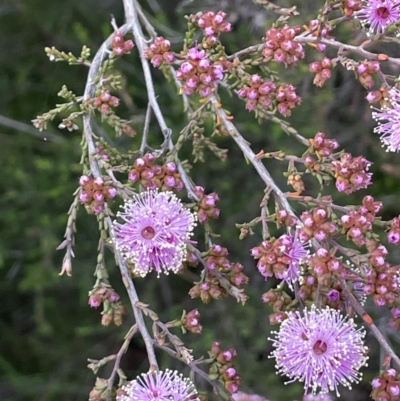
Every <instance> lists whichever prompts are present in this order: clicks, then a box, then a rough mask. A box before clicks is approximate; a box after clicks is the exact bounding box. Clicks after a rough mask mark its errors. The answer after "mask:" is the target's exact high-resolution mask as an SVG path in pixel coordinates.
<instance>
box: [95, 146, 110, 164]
mask: <svg viewBox="0 0 400 401" xmlns="http://www.w3.org/2000/svg"><path fill="white" fill-rule="evenodd" d="M94 154H95V155H96V156H97V158H99V159H101V160H104V161H109V160H110V155H109V154H108V152H107V150H106V149H105V148H104V144H103V143H96V148H95V149H94Z"/></svg>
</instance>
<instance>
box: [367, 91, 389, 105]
mask: <svg viewBox="0 0 400 401" xmlns="http://www.w3.org/2000/svg"><path fill="white" fill-rule="evenodd" d="M390 97H391V96H390V88H388V87H382V88H380V89H377V90H374V91H371V92H368V94H367V96H365V98H366V99H367V101H368V103H376V102H380V103H381V107H382V108H384V107H385V106H386V107H389V108H391V107H393V106H392V105H391V103H390V101H388V99H390Z"/></svg>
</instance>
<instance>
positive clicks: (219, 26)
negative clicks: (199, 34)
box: [192, 11, 232, 46]
mask: <svg viewBox="0 0 400 401" xmlns="http://www.w3.org/2000/svg"><path fill="white" fill-rule="evenodd" d="M192 18H193V20H194V21H195V22H196V23H197V25H198V26H199V27H200V28H201V29H202V30H203V33H204V36H205V37H206V40H205V43H204V42H203V44H206V45H207V46H212V45H214V44H215V43H216V42H217V41H218V36H219V34H220V33H223V32H230V31H231V30H232V26H231V24H230V23H229V22H227V21H225V18H226V13H224V12H223V11H218V12H217V13H215V12H214V11H208V12H206V13H204V14H202V13H198V14H196V15H194V16H192Z"/></svg>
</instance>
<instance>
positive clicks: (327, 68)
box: [308, 57, 333, 87]
mask: <svg viewBox="0 0 400 401" xmlns="http://www.w3.org/2000/svg"><path fill="white" fill-rule="evenodd" d="M332 67H333V64H332V60H331V59H330V58H328V57H324V58H323V59H322V60H321V61H313V62H312V63H311V64H310V65H309V66H308V70H309V71H310V72H312V73H314V74H316V75H315V77H314V81H313V83H314V85H317V86H319V87H322V86H324V84H325V82H326V81H327V80H328V79H329V78H330V77H331V75H332V71H331V68H332Z"/></svg>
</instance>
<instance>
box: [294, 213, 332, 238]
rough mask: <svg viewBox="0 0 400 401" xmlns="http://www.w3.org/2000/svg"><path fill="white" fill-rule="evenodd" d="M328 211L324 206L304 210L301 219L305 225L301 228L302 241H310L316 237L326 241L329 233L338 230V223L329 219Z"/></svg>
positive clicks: (300, 236)
mask: <svg viewBox="0 0 400 401" xmlns="http://www.w3.org/2000/svg"><path fill="white" fill-rule="evenodd" d="M328 217H329V216H328V212H327V211H326V209H325V208H324V207H322V206H317V207H315V208H313V209H311V210H310V211H308V210H306V211H304V212H303V213H302V214H301V216H300V220H301V221H302V222H303V227H301V228H300V229H299V238H300V239H301V241H308V240H309V239H311V238H315V239H316V240H317V241H324V240H325V239H327V237H328V235H329V234H332V233H334V232H335V231H336V230H337V227H336V224H335V223H333V222H331V221H329V220H328Z"/></svg>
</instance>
